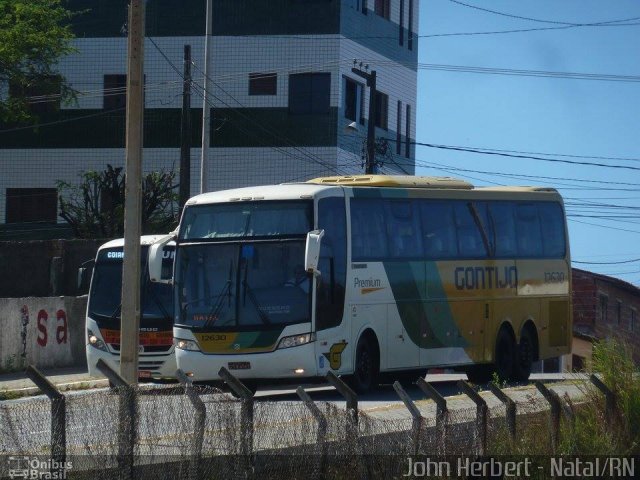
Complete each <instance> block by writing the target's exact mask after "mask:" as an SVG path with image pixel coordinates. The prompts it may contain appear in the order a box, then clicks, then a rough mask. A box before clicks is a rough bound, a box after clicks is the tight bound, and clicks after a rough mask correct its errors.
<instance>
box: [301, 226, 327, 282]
mask: <svg viewBox="0 0 640 480" xmlns="http://www.w3.org/2000/svg"><path fill="white" fill-rule="evenodd" d="M323 236H324V230H312V231H310V232H309V233H307V243H306V245H305V249H304V269H305V270H306V271H307V272H309V273H312V274H313V275H314V276H316V277H317V276H320V270H318V261H319V259H320V246H321V244H322V237H323Z"/></svg>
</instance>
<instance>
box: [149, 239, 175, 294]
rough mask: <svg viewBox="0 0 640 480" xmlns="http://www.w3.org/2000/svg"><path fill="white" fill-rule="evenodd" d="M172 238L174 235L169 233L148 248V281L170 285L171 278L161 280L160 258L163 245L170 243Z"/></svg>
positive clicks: (162, 252)
mask: <svg viewBox="0 0 640 480" xmlns="http://www.w3.org/2000/svg"><path fill="white" fill-rule="evenodd" d="M174 238H175V234H173V233H170V234H169V235H166V236H164V237H162V238H161V239H160V240H158V241H157V242H156V243H154V244H152V245H151V246H150V247H149V257H148V266H149V280H151V281H152V282H154V283H167V284H170V283H171V282H172V279H171V278H162V258H163V254H164V247H165V245H166V244H167V243H169V242H170V241H172V240H173V239H174Z"/></svg>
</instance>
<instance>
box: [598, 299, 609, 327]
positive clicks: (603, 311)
mask: <svg viewBox="0 0 640 480" xmlns="http://www.w3.org/2000/svg"><path fill="white" fill-rule="evenodd" d="M599 300H600V302H599V303H600V322H602V323H603V324H604V323H607V309H608V308H609V298H608V297H607V296H606V295H602V294H601V295H600V299H599Z"/></svg>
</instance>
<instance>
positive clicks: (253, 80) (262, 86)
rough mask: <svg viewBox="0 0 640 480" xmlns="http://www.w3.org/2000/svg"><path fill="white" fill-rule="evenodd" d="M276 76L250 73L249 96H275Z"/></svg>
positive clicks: (273, 74)
mask: <svg viewBox="0 0 640 480" xmlns="http://www.w3.org/2000/svg"><path fill="white" fill-rule="evenodd" d="M277 87H278V76H277V75H276V74H275V73H250V74H249V95H276V93H277Z"/></svg>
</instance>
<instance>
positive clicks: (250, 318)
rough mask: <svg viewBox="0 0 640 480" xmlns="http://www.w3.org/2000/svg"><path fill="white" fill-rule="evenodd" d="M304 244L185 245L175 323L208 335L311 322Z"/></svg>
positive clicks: (180, 259)
mask: <svg viewBox="0 0 640 480" xmlns="http://www.w3.org/2000/svg"><path fill="white" fill-rule="evenodd" d="M304 248H305V242H304V240H302V239H289V240H278V241H277V242H275V241H272V242H268V241H267V242H265V241H263V242H253V243H233V244H231V243H221V244H220V243H217V244H216V243H214V244H192V245H182V246H181V248H180V249H179V250H178V252H179V253H178V258H177V263H176V272H175V278H174V281H175V287H176V288H175V291H176V295H177V302H178V305H179V308H180V311H179V317H178V318H176V324H181V325H186V326H190V327H200V328H202V329H205V330H217V329H221V330H231V329H240V330H242V329H244V328H246V329H251V330H260V329H261V328H263V327H264V328H266V329H268V328H270V327H272V326H273V325H290V324H294V323H301V322H310V321H311V291H310V288H309V285H310V278H309V276H308V275H307V273H306V271H305V270H304V265H303V262H304Z"/></svg>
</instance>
